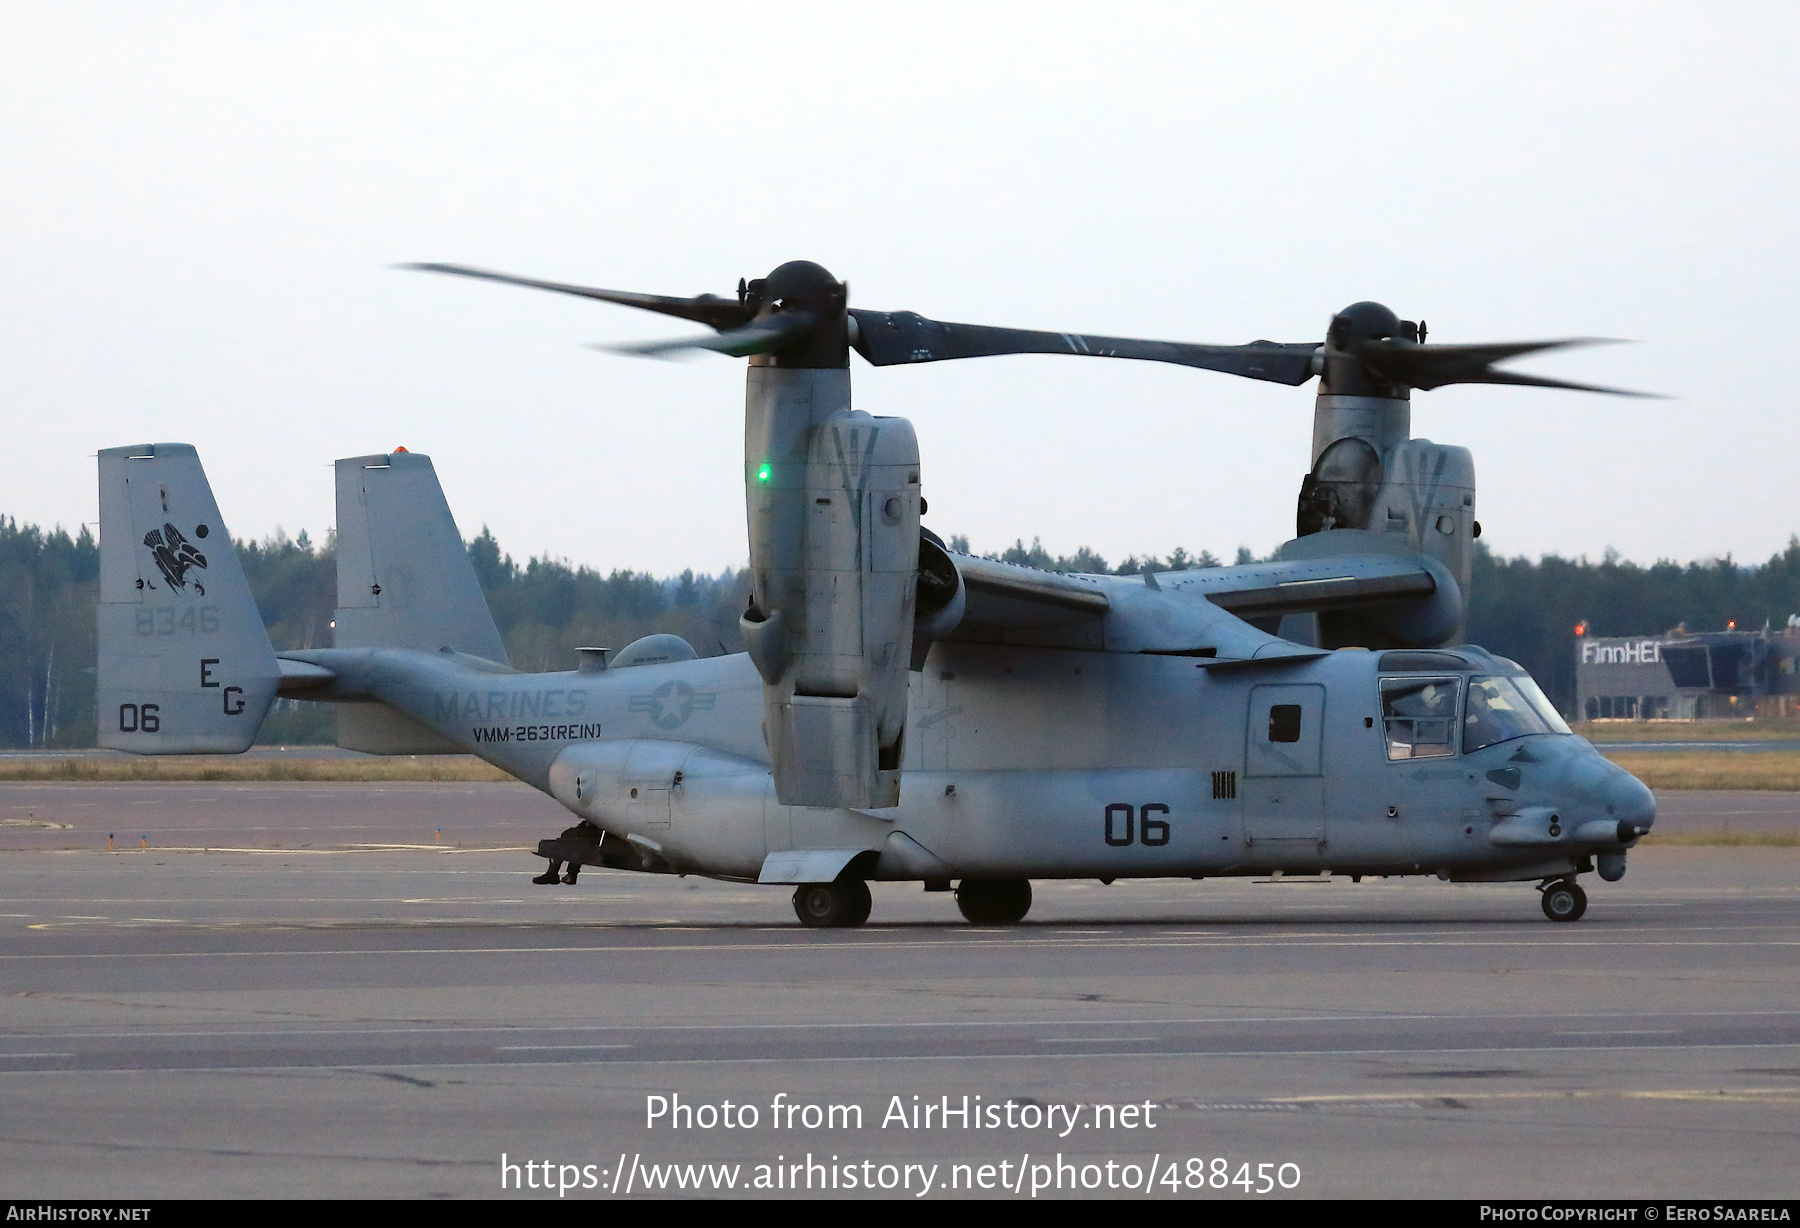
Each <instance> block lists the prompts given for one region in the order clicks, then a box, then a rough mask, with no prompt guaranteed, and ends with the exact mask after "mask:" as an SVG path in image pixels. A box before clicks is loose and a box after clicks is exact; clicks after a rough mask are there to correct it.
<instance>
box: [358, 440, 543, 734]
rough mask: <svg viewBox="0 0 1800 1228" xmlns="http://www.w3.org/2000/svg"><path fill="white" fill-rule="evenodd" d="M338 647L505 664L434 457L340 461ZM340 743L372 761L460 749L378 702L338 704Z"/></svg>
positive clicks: (503, 648)
mask: <svg viewBox="0 0 1800 1228" xmlns="http://www.w3.org/2000/svg"><path fill="white" fill-rule="evenodd" d="M337 567H338V609H337V638H336V641H335V643H336V644H337V646H338V647H339V648H411V649H417V650H419V651H422V652H444V651H450V652H456V653H464V654H467V655H468V656H471V657H479V658H482V659H484V660H486V661H491V662H493V663H494V665H495V666H496V667H498V668H500V669H505V668H506V667H507V656H506V646H505V644H503V643H502V642H501V639H500V631H499V629H498V628H497V627H496V626H495V625H494V615H493V613H492V612H491V611H490V610H489V609H488V604H487V598H486V597H485V596H484V595H483V594H482V591H481V584H480V582H479V581H478V580H477V579H476V576H475V567H474V565H473V564H472V563H471V562H470V561H469V551H468V547H467V546H465V545H464V544H463V539H462V534H461V533H460V532H458V530H457V527H456V520H455V519H454V518H453V517H452V516H451V515H450V505H449V503H447V502H446V501H445V499H444V491H443V487H441V486H440V485H439V484H438V478H437V470H436V469H434V468H433V467H432V464H431V458H430V457H428V456H424V455H421V454H420V453H417V452H392V453H377V454H375V455H373V456H352V457H349V458H347V459H344V460H340V461H339V462H338V463H337ZM337 726H338V745H339V746H342V747H345V748H346V749H349V750H360V751H367V752H368V753H370V754H376V755H425V754H445V753H449V752H452V751H457V750H460V749H461V748H460V747H458V746H456V745H454V744H452V743H451V742H450V741H449V740H448V739H446V738H445V737H444V736H443V735H442V734H440V733H438V732H437V731H436V730H433V729H429V728H427V727H426V726H424V725H422V724H420V723H419V722H418V721H415V720H413V719H412V718H411V717H410V716H407V715H406V714H405V713H402V712H398V711H395V710H394V709H392V708H389V707H386V706H385V705H382V704H344V705H342V706H341V707H339V708H338V713H337Z"/></svg>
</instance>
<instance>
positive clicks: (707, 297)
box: [396, 263, 755, 331]
mask: <svg viewBox="0 0 1800 1228" xmlns="http://www.w3.org/2000/svg"><path fill="white" fill-rule="evenodd" d="M396 267H398V268H402V269H417V270H419V271H421V272H425V273H451V274H454V275H455V276H457V277H477V278H480V279H481V280H483V281H498V282H504V283H505V284H507V285H509V286H528V287H530V288H531V289H533V290H554V291H555V292H556V293H558V294H574V295H579V296H580V297H582V298H597V299H600V300H601V301H602V302H607V303H618V304H620V305H622V306H625V307H638V308H641V309H643V310H644V311H655V312H660V313H661V314H663V315H666V316H679V317H681V318H682V319H684V320H693V321H695V322H696V323H699V324H704V325H706V326H707V327H709V328H716V329H719V330H720V331H724V330H725V329H728V328H738V327H741V326H742V325H745V324H748V323H749V322H750V319H751V317H752V316H753V315H754V314H755V313H754V312H753V311H751V310H750V309H749V308H747V307H745V306H744V305H743V304H742V303H739V302H738V301H737V300H735V299H728V298H720V297H719V296H718V295H716V294H699V295H695V296H694V297H693V298H669V297H667V296H665V295H661V294H635V293H633V292H631V291H629V290H599V289H595V288H594V287H592V286H571V285H568V284H566V283H564V282H560V281H539V280H537V279H536V278H533V277H515V276H513V275H512V274H511V273H495V272H492V271H490V270H488V269H477V268H471V267H470V266H468V265H466V264H435V263H428V264H402V265H398V266H396Z"/></svg>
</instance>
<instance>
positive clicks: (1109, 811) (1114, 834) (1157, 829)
mask: <svg viewBox="0 0 1800 1228" xmlns="http://www.w3.org/2000/svg"><path fill="white" fill-rule="evenodd" d="M1168 814H1169V808H1168V807H1167V806H1165V805H1163V804H1162V803H1161V802H1146V803H1144V804H1143V805H1142V806H1136V807H1133V806H1128V805H1126V804H1125V803H1124V802H1112V803H1111V804H1109V805H1108V806H1107V807H1106V842H1107V843H1108V844H1110V845H1112V846H1113V847H1114V848H1124V847H1125V846H1126V845H1128V844H1133V843H1136V844H1146V845H1149V846H1150V847H1151V848H1160V847H1162V846H1163V845H1165V844H1167V843H1168V842H1169V819H1168ZM1151 815H1162V816H1163V817H1162V818H1158V819H1153V818H1151V817H1150V816H1151Z"/></svg>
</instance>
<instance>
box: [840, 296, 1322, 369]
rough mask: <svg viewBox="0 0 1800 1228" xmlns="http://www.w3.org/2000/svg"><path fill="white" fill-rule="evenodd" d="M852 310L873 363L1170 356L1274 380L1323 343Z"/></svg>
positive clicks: (858, 342) (860, 348) (859, 347)
mask: <svg viewBox="0 0 1800 1228" xmlns="http://www.w3.org/2000/svg"><path fill="white" fill-rule="evenodd" d="M850 314H851V316H852V317H854V318H855V320H856V326H857V327H856V336H855V339H854V344H855V346H856V352H857V353H859V354H861V355H862V356H863V357H864V358H866V359H868V361H869V363H870V365H871V366H876V367H891V366H896V365H900V364H906V363H919V362H943V361H946V360H949V359H953V358H988V357H992V356H994V355H998V354H1078V355H1086V356H1089V357H1094V358H1136V359H1142V360H1144V361H1147V362H1170V363H1177V364H1179V365H1181V366H1184V367H1201V368H1204V369H1205V370H1208V371H1222V372H1225V373H1226V374H1228V375H1242V376H1244V377H1246V378H1248V379H1260V380H1269V381H1271V382H1273V383H1277V384H1303V383H1305V382H1306V381H1307V380H1308V379H1309V378H1311V377H1312V375H1313V374H1314V372H1313V369H1312V360H1313V354H1314V352H1315V351H1316V350H1317V349H1318V348H1319V346H1318V343H1317V342H1313V341H1306V342H1299V343H1293V344H1283V343H1280V342H1275V341H1253V342H1251V343H1250V344H1249V345H1192V344H1189V343H1186V342H1181V341H1143V340H1139V339H1136V338H1131V337H1093V336H1086V335H1084V334H1081V333H1047V332H1035V331H1033V330H1031V329H1024V328H992V327H989V326H988V325H985V324H950V323H946V322H944V321H942V320H928V319H926V318H925V317H924V316H921V315H919V314H918V313H916V312H912V311H891V312H890V311H866V310H864V309H862V308H860V307H854V308H851V310H850Z"/></svg>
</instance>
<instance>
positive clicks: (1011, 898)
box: [956, 878, 1031, 925]
mask: <svg viewBox="0 0 1800 1228" xmlns="http://www.w3.org/2000/svg"><path fill="white" fill-rule="evenodd" d="M956 906H957V907H958V908H960V909H962V915H963V916H965V917H967V918H968V919H969V922H970V923H971V924H973V925H1017V924H1018V923H1019V922H1021V921H1023V920H1024V919H1025V914H1026V913H1028V912H1030V911H1031V883H1030V882H1029V881H1028V880H1026V879H1023V878H965V879H963V880H962V882H960V883H958V884H957V885H956Z"/></svg>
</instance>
